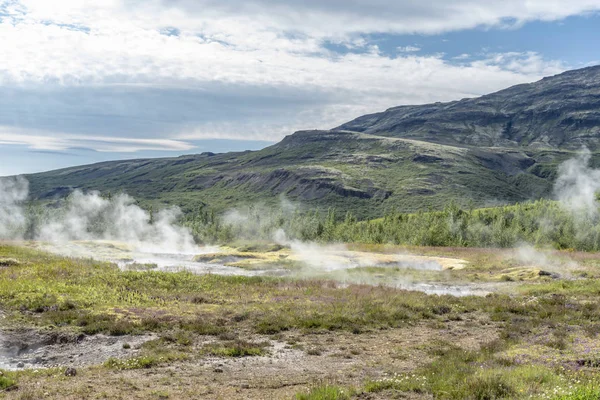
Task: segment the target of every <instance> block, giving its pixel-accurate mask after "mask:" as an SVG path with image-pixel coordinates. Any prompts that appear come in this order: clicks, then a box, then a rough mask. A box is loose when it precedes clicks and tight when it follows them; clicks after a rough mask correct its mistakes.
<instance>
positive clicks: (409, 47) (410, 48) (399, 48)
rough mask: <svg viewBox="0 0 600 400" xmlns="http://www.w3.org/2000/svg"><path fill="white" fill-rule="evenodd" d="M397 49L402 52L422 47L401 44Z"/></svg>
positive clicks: (409, 51)
mask: <svg viewBox="0 0 600 400" xmlns="http://www.w3.org/2000/svg"><path fill="white" fill-rule="evenodd" d="M396 49H397V50H398V51H400V52H402V53H412V52H415V51H420V50H421V48H420V47H417V46H400V47H397V48H396Z"/></svg>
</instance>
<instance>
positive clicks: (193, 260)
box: [0, 174, 600, 400]
mask: <svg viewBox="0 0 600 400" xmlns="http://www.w3.org/2000/svg"><path fill="white" fill-rule="evenodd" d="M578 176H579V175H578V174H574V178H573V179H571V180H569V179H566V178H565V179H563V182H568V183H569V182H570V184H571V186H570V187H571V189H570V193H575V197H573V196H571V197H568V196H565V197H564V199H561V203H556V204H554V203H552V204H550V207H555V208H552V209H550V210H554V209H556V210H559V211H558V212H560V214H558V215H559V217H560V218H563V217H564V216H565V215H566V216H568V218H570V219H568V220H567V222H568V224H564V225H559V228H557V229H559V231H560V232H563V233H564V232H567V229H570V230H571V232H574V235H571V237H572V238H573V239H572V240H573V243H576V244H577V246H587V245H589V244H591V245H593V243H595V239H594V238H595V235H596V233H595V231H594V230H593V229H591V228H590V226H592V225H590V221H592V223H593V224H595V223H594V222H593V221H595V220H596V219H597V217H598V216H597V213H596V212H595V211H593V212H592V211H589V210H592V209H590V208H589V207H588V206H587V205H586V204H588V203H589V204H592V205H594V204H595V200H594V199H593V196H594V190H588V189H589V187H588V186H589V181H588V180H581V179H579V178H578ZM0 189H1V190H0V194H1V196H0V229H1V230H0V233H1V236H0V237H1V238H2V241H0V299H1V301H2V307H1V309H0V388H1V390H2V391H1V392H0V393H1V395H2V396H4V397H6V398H17V399H38V398H56V399H80V398H122V399H130V398H137V399H151V398H156V399H166V398H209V399H271V398H273V399H279V398H282V399H285V398H295V399H309V400H311V399H312V400H314V399H353V398H356V399H388V398H399V399H400V398H409V399H430V398H442V399H463V398H472V399H497V398H553V399H567V398H584V399H588V398H592V397H585V396H588V395H589V393H592V394H593V393H596V392H595V391H596V390H597V389H596V388H597V387H598V385H599V384H600V382H599V381H598V380H597V374H596V371H597V368H598V366H599V365H600V361H599V359H598V357H597V354H598V351H600V337H599V336H598V335H599V333H600V319H599V318H600V317H599V315H600V313H599V312H598V310H600V303H599V300H598V293H600V285H599V284H598V282H600V281H599V280H598V279H599V278H600V273H599V272H598V271H600V269H599V267H600V258H599V257H598V256H597V253H596V252H593V251H579V250H576V249H573V248H567V249H562V250H555V249H552V248H550V247H549V246H541V245H537V246H536V245H534V244H531V243H528V242H527V241H526V240H522V241H519V242H518V243H517V244H516V245H513V246H506V247H505V248H499V247H495V248H494V247H492V246H490V247H487V248H483V247H477V246H457V247H451V246H418V245H410V244H405V245H400V244H393V243H387V244H386V243H373V242H369V241H368V240H363V241H361V240H354V241H349V242H344V241H342V240H323V239H319V238H316V239H313V240H309V239H300V238H299V237H298V235H297V234H293V233H290V231H293V229H292V228H293V226H294V225H293V224H288V223H287V222H286V221H285V218H284V217H282V216H281V215H283V214H280V215H279V216H278V217H277V218H276V219H272V218H269V217H268V216H267V213H266V212H264V211H263V210H261V209H260V208H255V210H259V211H258V212H259V215H258V216H259V217H258V218H257V217H252V216H248V215H245V214H244V213H243V212H242V211H239V210H232V211H229V212H227V213H225V215H224V217H223V221H222V222H219V224H221V225H219V226H220V229H221V230H222V231H219V232H226V233H227V235H229V237H230V239H229V240H227V241H221V242H219V241H215V243H200V242H199V241H198V240H197V235H198V234H199V233H200V234H202V233H203V232H202V229H208V228H204V227H202V226H201V227H200V228H198V226H197V225H196V226H192V227H193V228H194V229H192V228H190V224H186V223H185V222H186V220H185V219H183V218H182V215H181V213H180V212H179V211H178V210H177V209H176V208H164V209H163V210H161V211H158V212H150V211H148V210H146V209H143V208H142V207H140V206H139V205H138V204H137V202H136V201H135V200H134V199H133V198H131V197H129V196H127V195H122V194H120V195H116V196H103V195H101V194H100V193H98V192H86V193H84V192H82V191H75V192H74V193H72V194H71V195H70V196H69V198H68V199H66V200H61V201H57V202H53V203H49V204H41V205H37V206H36V207H33V206H31V205H28V203H27V198H28V182H27V181H26V180H24V179H22V178H8V179H2V180H0ZM586 196H588V197H589V196H592V198H591V199H590V198H586ZM544 204H545V203H543V204H542V205H544ZM285 207H287V209H289V208H290V206H289V204H286V205H285ZM489 210H490V209H484V210H482V211H479V212H481V213H486V212H487V213H489V212H496V213H498V212H501V213H503V214H501V215H502V216H503V217H502V218H503V219H501V220H500V221H502V224H503V225H498V224H496V225H494V226H485V225H484V224H483V223H481V222H475V223H474V222H468V221H470V220H465V219H464V218H472V216H473V215H475V216H477V215H479V214H476V213H477V211H469V212H468V213H466V212H463V211H461V210H459V211H451V212H448V213H446V214H444V213H438V214H435V213H432V214H415V215H412V216H406V217H404V216H401V217H398V216H394V217H393V218H388V219H383V220H380V221H379V222H377V221H375V222H373V221H367V222H362V223H361V222H354V221H352V220H351V219H350V218H346V220H347V221H349V222H339V223H338V222H335V221H334V220H333V218H330V217H328V218H329V221H330V222H329V225H328V228H326V229H330V230H331V232H333V233H331V234H332V235H333V234H334V233H335V229H338V230H339V231H340V232H341V234H347V232H346V231H347V230H349V229H354V232H355V234H361V232H362V231H361V229H362V230H367V231H368V230H374V229H378V232H380V233H381V232H385V229H387V228H385V224H386V223H387V224H392V223H396V224H398V223H403V222H402V221H404V219H403V218H413V220H414V222H411V223H410V224H412V225H414V226H418V224H419V223H420V222H419V221H421V220H422V219H424V220H425V221H426V224H425V225H424V226H425V229H426V232H433V233H434V234H437V232H436V231H435V230H432V228H431V227H432V226H434V225H432V224H434V223H435V224H437V225H435V226H436V227H437V228H436V229H440V230H442V229H445V232H447V237H450V238H452V237H454V236H452V235H456V234H457V233H456V232H457V228H456V227H457V226H460V224H461V222H460V220H457V219H456V218H459V217H461V218H463V222H462V226H463V227H465V226H466V228H464V230H463V231H462V233H461V235H463V234H464V235H465V237H467V238H468V237H469V236H468V235H469V234H470V232H475V233H476V235H478V236H477V237H480V236H481V237H486V236H487V237H489V238H491V239H494V238H499V240H505V239H504V238H506V237H510V236H509V235H511V234H514V232H515V230H514V229H513V228H511V227H510V225H507V222H506V221H509V219H508V218H510V221H514V220H515V219H519V218H521V219H524V218H525V217H526V216H527V214H518V215H519V216H518V217H515V215H517V214H515V213H517V212H521V211H519V210H517V209H512V208H499V209H498V210H500V211H495V209H491V210H492V211H489ZM515 210H516V211H515ZM524 210H525V211H524V212H526V213H529V212H530V211H529V209H528V208H524ZM533 210H535V208H533ZM594 210H595V209H594ZM294 215H295V217H294V218H296V220H297V221H298V220H299V221H300V222H301V223H304V224H305V225H306V223H305V222H304V221H305V220H304V219H302V218H304V217H302V216H301V214H300V213H298V212H296V213H295V214H294ZM482 215H483V217H481V218H480V220H478V221H481V220H483V221H485V218H487V217H486V214H482ZM548 215H550V214H548ZM571 215H573V217H571ZM478 218H479V217H478ZM275 220H277V221H279V225H278V227H273V228H272V227H271V226H272V225H273V221H275ZM256 221H260V224H259V223H258V222H256ZM310 221H312V220H310ZM310 221H309V223H312V222H310ZM386 221H387V222H386ZM436 221H437V222H436ZM440 221H441V222H440ZM457 221H458V222H457ZM464 221H467V222H468V223H469V224H471V225H472V226H471V225H466V224H467V222H464ZM536 223H537V222H536ZM553 223H554V222H552V221H551V220H550V219H548V220H547V221H545V222H544V224H545V225H543V226H542V227H543V228H544V229H549V228H545V226H552V224H553ZM335 224H341V225H335ZM344 224H346V225H344ZM377 224H382V225H377ZM309 226H310V225H309ZM336 226H339V228H335V227H336ZM374 226H375V227H376V228H373V227H374ZM377 226H380V228H377ZM536 226H537V225H536ZM498 227H499V228H498ZM213 228H214V226H213ZM467 228H468V229H467ZM286 229H288V231H286ZM323 229H325V228H323ZM469 229H471V230H469ZM511 229H512V230H511ZM356 232H358V233H356ZM392 232H395V231H394V230H392ZM511 232H512V233H511ZM195 235H196V236H195ZM448 235H449V236H448ZM565 235H566V234H565ZM546 236H547V237H551V235H550V234H547V235H546ZM552 237H553V236H552ZM565 237H566V236H565ZM231 238H233V239H231ZM561 238H562V236H560V235H559V236H558V239H560V240H562V239H561ZM378 241H379V242H381V240H378ZM557 247H560V246H557ZM574 396H575V397H574ZM576 396H584V397H576Z"/></svg>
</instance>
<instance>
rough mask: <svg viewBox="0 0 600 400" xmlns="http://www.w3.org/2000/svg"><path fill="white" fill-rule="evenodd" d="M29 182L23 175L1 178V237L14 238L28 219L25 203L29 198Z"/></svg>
mask: <svg viewBox="0 0 600 400" xmlns="http://www.w3.org/2000/svg"><path fill="white" fill-rule="evenodd" d="M28 193H29V182H27V180H26V179H24V178H22V177H17V178H0V239H13V238H15V237H14V236H13V235H14V233H15V232H20V231H22V230H23V228H24V227H25V225H26V223H27V221H26V218H25V214H24V212H23V203H24V202H25V200H27V194H28Z"/></svg>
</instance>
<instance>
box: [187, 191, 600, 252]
mask: <svg viewBox="0 0 600 400" xmlns="http://www.w3.org/2000/svg"><path fill="white" fill-rule="evenodd" d="M241 215H242V217H243V220H242V222H239V223H236V222H232V223H225V222H224V221H222V220H221V219H219V218H217V217H215V216H214V214H211V213H205V212H202V211H199V212H197V213H192V214H188V215H187V216H186V217H185V219H184V224H185V225H187V226H188V227H190V229H191V230H192V232H193V233H194V235H195V237H196V238H197V240H199V241H201V242H207V243H214V242H225V243H228V242H231V241H234V240H236V239H239V238H247V239H254V240H257V239H263V240H272V238H273V236H274V233H275V232H276V231H277V230H278V229H282V230H283V231H285V233H286V234H287V235H288V236H289V237H290V238H292V239H299V240H302V241H320V242H343V243H349V242H355V243H377V244H381V243H385V244H401V245H413V246H451V247H500V248H511V247H515V246H519V245H521V244H524V243H527V244H531V245H535V246H537V247H546V248H554V249H574V250H583V251H598V250H600V217H599V216H598V215H597V214H595V215H587V214H585V215H577V214H575V213H573V212H571V211H569V210H567V209H565V208H563V207H562V206H561V205H560V204H559V203H558V202H555V201H550V200H538V201H535V202H528V203H519V204H515V205H510V206H499V207H491V208H482V209H462V208H460V207H458V206H457V205H456V204H454V203H453V204H450V205H448V206H446V207H445V208H444V209H443V210H442V211H431V212H419V213H411V214H407V213H400V212H392V213H389V214H387V215H385V216H384V217H383V218H379V219H375V220H368V221H359V220H358V219H357V218H356V217H354V216H353V215H352V213H350V212H348V213H346V214H345V215H343V216H339V215H338V214H337V213H336V212H335V210H333V209H330V210H329V212H328V213H327V214H325V215H324V214H320V213H318V212H314V213H309V214H306V213H302V212H300V211H296V212H294V213H292V214H290V213H286V212H284V211H269V210H267V209H265V208H260V207H254V208H252V207H251V208H248V209H244V210H243V211H242V213H241Z"/></svg>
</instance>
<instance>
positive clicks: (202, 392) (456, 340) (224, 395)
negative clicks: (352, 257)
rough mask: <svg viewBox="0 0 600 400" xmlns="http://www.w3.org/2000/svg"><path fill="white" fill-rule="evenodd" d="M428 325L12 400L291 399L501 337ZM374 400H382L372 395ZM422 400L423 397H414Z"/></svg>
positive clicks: (97, 376)
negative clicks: (451, 347) (438, 348)
mask: <svg viewBox="0 0 600 400" xmlns="http://www.w3.org/2000/svg"><path fill="white" fill-rule="evenodd" d="M432 324H433V323H432V322H423V323H419V324H417V325H415V326H407V327H405V328H398V329H389V330H383V331H373V332H367V333H362V334H352V333H348V332H323V333H320V334H303V333H302V332H299V331H291V332H287V333H285V334H282V335H275V336H272V337H266V336H255V335H249V336H247V337H244V340H249V341H254V342H262V341H268V342H269V345H268V346H267V351H268V353H267V355H265V356H259V357H239V358H226V357H214V356H202V355H201V353H200V352H199V350H200V349H202V348H203V347H204V346H205V345H206V344H207V343H214V342H215V341H218V339H217V338H205V339H203V340H200V341H198V342H196V343H195V345H194V347H193V348H190V350H189V352H188V353H189V354H190V359H189V360H188V361H182V362H176V363H173V364H170V365H159V366H157V367H153V368H150V369H137V370H123V371H115V370H105V369H102V370H98V368H84V369H81V370H80V371H79V370H78V374H77V376H76V377H73V378H68V379H65V378H64V377H59V378H56V377H42V378H40V377H35V378H33V377H31V378H28V377H24V378H23V379H22V380H21V381H20V382H19V389H18V390H17V391H15V392H9V393H8V394H7V395H8V398H19V397H21V396H23V395H24V394H27V395H29V396H30V398H38V397H41V396H43V397H44V398H56V399H80V398H87V397H100V396H104V397H105V398H122V399H125V398H127V399H156V398H202V399H290V398H293V396H294V395H295V394H296V393H298V392H302V391H306V390H308V388H309V387H311V385H313V384H316V383H319V382H323V381H326V382H332V383H336V384H339V385H343V386H356V387H360V386H361V385H363V384H364V382H365V381H366V380H368V379H378V378H380V377H383V376H386V374H389V373H393V372H398V373H402V372H410V371H413V370H414V369H415V368H418V367H419V366H422V365H424V364H425V363H427V362H429V361H431V360H432V359H433V357H432V356H431V352H430V349H431V346H435V345H436V343H439V342H441V341H442V342H450V343H453V344H456V345H458V346H461V347H463V348H465V349H478V348H479V347H480V346H481V345H482V344H484V343H489V342H491V341H493V340H494V339H496V338H497V337H498V330H497V327H496V325H495V324H494V323H492V322H490V321H489V320H488V319H487V317H485V316H483V315H478V314H469V315H466V316H465V317H464V319H463V320H462V321H445V322H441V321H438V322H437V323H436V325H435V326H433V325H432ZM368 396H371V397H367V398H372V399H377V398H383V397H377V396H378V395H368ZM409 398H418V397H409Z"/></svg>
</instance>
